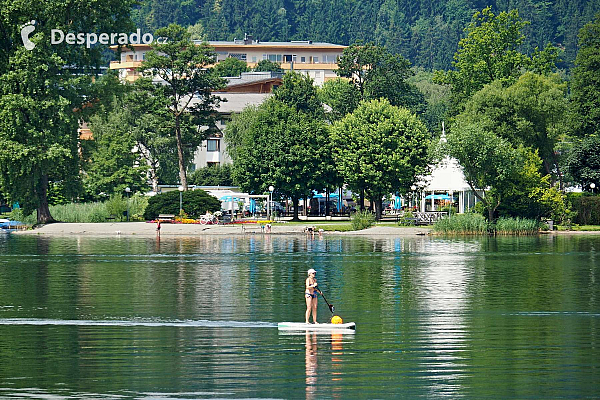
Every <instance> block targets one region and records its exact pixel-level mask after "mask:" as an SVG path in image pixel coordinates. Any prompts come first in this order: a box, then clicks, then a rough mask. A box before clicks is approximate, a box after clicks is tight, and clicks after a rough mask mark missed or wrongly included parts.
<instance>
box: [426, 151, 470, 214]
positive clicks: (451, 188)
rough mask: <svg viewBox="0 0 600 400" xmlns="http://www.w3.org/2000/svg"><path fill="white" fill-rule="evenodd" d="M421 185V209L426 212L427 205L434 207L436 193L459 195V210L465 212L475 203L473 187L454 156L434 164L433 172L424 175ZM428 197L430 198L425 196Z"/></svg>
mask: <svg viewBox="0 0 600 400" xmlns="http://www.w3.org/2000/svg"><path fill="white" fill-rule="evenodd" d="M419 187H420V189H421V204H420V205H421V207H420V208H421V211H422V212H425V211H426V210H427V206H428V205H429V203H430V205H431V207H430V208H431V210H433V208H434V199H435V195H436V194H448V195H449V194H452V196H453V197H454V198H456V197H457V196H458V212H459V213H463V212H465V209H467V208H470V207H472V206H473V205H474V203H475V201H476V198H475V195H474V194H473V191H472V190H471V187H470V186H469V184H468V183H467V181H466V180H465V176H464V174H463V172H462V170H461V168H460V165H459V164H458V161H457V160H455V159H454V158H450V157H446V158H445V159H444V160H442V161H441V162H440V163H439V164H438V165H436V166H434V167H433V169H432V171H431V174H430V175H428V176H426V177H423V178H422V180H421V182H420V184H419ZM427 196H429V197H428V200H426V199H425V197H427Z"/></svg>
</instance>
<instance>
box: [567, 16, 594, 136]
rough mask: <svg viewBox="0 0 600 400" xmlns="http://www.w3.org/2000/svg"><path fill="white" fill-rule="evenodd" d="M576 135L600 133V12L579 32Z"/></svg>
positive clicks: (575, 73) (573, 81)
mask: <svg viewBox="0 0 600 400" xmlns="http://www.w3.org/2000/svg"><path fill="white" fill-rule="evenodd" d="M571 101H572V105H573V113H574V125H575V133H576V134H578V135H579V136H585V135H590V134H594V133H595V134H598V133H600V13H599V14H597V15H596V18H595V19H594V21H592V22H590V23H588V24H587V25H585V26H584V27H583V28H582V29H581V31H580V32H579V51H578V52H577V58H576V59H575V69H574V70H573V78H572V79H571Z"/></svg>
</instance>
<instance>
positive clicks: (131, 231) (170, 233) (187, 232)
mask: <svg viewBox="0 0 600 400" xmlns="http://www.w3.org/2000/svg"><path fill="white" fill-rule="evenodd" d="M313 225H314V224H311V223H307V224H306V225H304V224H302V225H296V224H294V225H288V224H278V223H275V224H273V225H272V230H271V232H270V233H268V232H266V229H262V228H261V225H259V224H245V225H242V224H232V225H200V224H165V223H163V224H161V231H160V237H161V238H169V237H185V236H188V237H195V236H205V235H222V236H245V235H255V234H261V235H307V233H306V232H305V228H306V227H308V226H313ZM317 228H318V225H317ZM10 233H12V234H16V235H38V236H42V235H43V236H73V235H78V236H100V237H111V236H132V237H145V238H148V237H152V238H154V237H156V224H154V223H148V222H100V223H66V222H57V223H53V224H49V225H44V226H41V227H39V228H35V229H29V230H24V231H23V230H21V231H19V230H17V231H11V232H10ZM540 234H541V235H584V234H587V235H600V231H552V232H549V231H544V232H540ZM323 235H327V236H331V235H335V236H374V237H377V236H387V237H410V236H425V235H428V236H430V235H433V229H431V228H419V227H391V226H374V227H371V228H367V229H363V230H360V231H345V232H340V231H326V232H323ZM315 236H318V234H317V233H316V234H315ZM436 236H437V235H436ZM439 236H457V237H458V236H461V237H462V236H465V235H439Z"/></svg>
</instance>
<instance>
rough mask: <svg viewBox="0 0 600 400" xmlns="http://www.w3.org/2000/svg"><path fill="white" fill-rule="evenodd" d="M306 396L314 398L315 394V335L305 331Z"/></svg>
mask: <svg viewBox="0 0 600 400" xmlns="http://www.w3.org/2000/svg"><path fill="white" fill-rule="evenodd" d="M304 362H305V371H306V398H307V399H315V398H316V395H317V335H316V334H315V333H314V332H312V333H311V332H309V331H306V355H305V359H304Z"/></svg>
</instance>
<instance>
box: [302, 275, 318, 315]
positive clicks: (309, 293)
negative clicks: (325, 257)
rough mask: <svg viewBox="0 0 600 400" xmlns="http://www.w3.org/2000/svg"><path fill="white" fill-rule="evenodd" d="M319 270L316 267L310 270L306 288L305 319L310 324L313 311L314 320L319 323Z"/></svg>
mask: <svg viewBox="0 0 600 400" xmlns="http://www.w3.org/2000/svg"><path fill="white" fill-rule="evenodd" d="M316 275H317V271H315V270H314V269H312V268H311V269H309V270H308V278H306V284H305V286H306V289H305V290H304V297H305V298H306V315H305V320H306V323H307V324H308V323H309V322H308V320H309V318H310V314H311V313H312V318H313V322H314V323H315V324H316V323H317V291H316V288H317V278H316Z"/></svg>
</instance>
